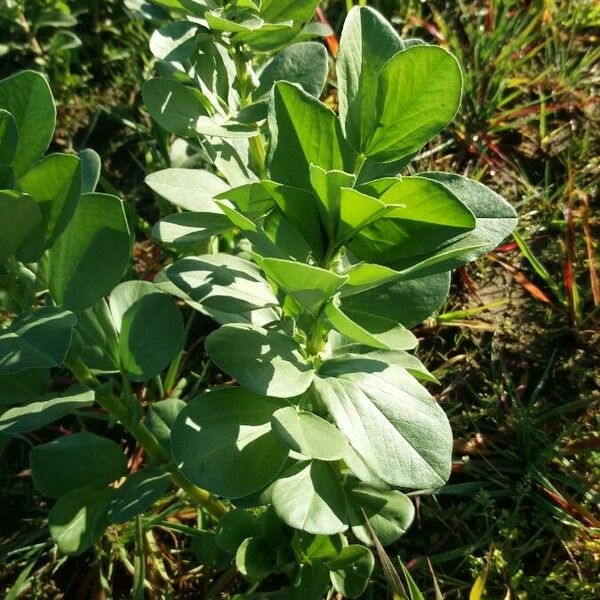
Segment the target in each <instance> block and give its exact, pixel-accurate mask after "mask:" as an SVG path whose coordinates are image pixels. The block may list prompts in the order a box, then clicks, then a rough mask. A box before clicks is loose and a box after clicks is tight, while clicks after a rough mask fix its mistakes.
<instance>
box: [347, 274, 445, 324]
mask: <svg viewBox="0 0 600 600" xmlns="http://www.w3.org/2000/svg"><path fill="white" fill-rule="evenodd" d="M375 266H377V265H375ZM350 281H351V278H350V279H349V282H350ZM449 291H450V273H448V272H446V273H438V274H436V275H430V276H428V277H419V278H417V279H411V280H410V281H402V282H394V281H392V282H390V283H385V284H383V285H379V286H377V287H373V288H372V289H369V290H366V291H363V292H361V293H359V294H354V295H349V296H347V297H344V298H343V299H342V305H341V306H342V309H343V310H350V311H353V312H362V313H365V314H369V315H372V316H378V317H382V318H385V319H389V320H391V321H395V322H397V323H401V324H402V325H404V327H407V328H411V327H414V326H415V325H418V324H419V323H420V322H421V321H423V320H424V319H426V318H427V317H429V316H431V314H432V313H433V312H434V311H435V310H437V309H438V308H440V306H441V305H442V303H443V302H444V300H445V299H446V298H447V296H448V292H449Z"/></svg>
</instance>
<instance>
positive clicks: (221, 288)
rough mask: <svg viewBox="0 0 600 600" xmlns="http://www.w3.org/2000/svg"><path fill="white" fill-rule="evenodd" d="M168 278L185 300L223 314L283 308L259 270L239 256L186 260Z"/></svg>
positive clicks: (189, 258)
mask: <svg viewBox="0 0 600 600" xmlns="http://www.w3.org/2000/svg"><path fill="white" fill-rule="evenodd" d="M165 275H166V277H167V278H168V280H169V281H170V282H172V283H173V284H174V286H175V287H176V289H177V290H180V292H181V293H182V294H183V295H182V297H183V298H184V299H185V300H189V301H190V302H193V303H194V304H195V305H201V306H202V307H206V308H208V309H215V310H218V311H221V312H222V313H230V314H237V313H244V312H246V311H254V310H257V309H262V308H267V307H272V306H278V304H279V303H278V302H277V298H276V297H275V295H274V294H273V290H272V289H271V287H270V286H269V284H268V283H267V281H266V280H265V279H264V277H262V275H261V273H260V270H259V269H258V267H257V266H256V265H254V264H253V263H251V262H250V261H247V260H244V259H243V258H240V257H239V256H230V255H228V254H207V255H202V256H195V257H188V258H183V259H181V260H178V261H177V262H176V263H175V264H173V265H172V266H171V267H168V268H167V269H166V271H165ZM169 291H171V290H169ZM172 293H175V292H174V291H173V292H172ZM194 304H192V306H194Z"/></svg>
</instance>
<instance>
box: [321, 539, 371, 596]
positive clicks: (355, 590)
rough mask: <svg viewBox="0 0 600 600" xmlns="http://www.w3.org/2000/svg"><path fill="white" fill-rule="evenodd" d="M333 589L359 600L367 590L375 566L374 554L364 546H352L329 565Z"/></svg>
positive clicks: (342, 551)
mask: <svg viewBox="0 0 600 600" xmlns="http://www.w3.org/2000/svg"><path fill="white" fill-rule="evenodd" d="M327 566H328V567H329V570H330V572H331V583H332V584H333V587H334V588H335V589H336V590H337V591H338V592H339V593H340V594H342V596H344V597H346V598H358V597H359V596H360V595H361V594H362V593H363V592H364V591H365V589H366V587H367V584H368V583H369V578H370V577H371V573H372V572H373V567H374V566H375V557H374V556H373V553H372V552H371V551H370V550H369V549H368V548H365V547H364V546H360V545H358V544H351V545H350V546H346V547H345V548H342V550H341V552H340V553H339V555H338V556H336V557H335V558H334V559H333V560H330V561H329V562H328V563H327Z"/></svg>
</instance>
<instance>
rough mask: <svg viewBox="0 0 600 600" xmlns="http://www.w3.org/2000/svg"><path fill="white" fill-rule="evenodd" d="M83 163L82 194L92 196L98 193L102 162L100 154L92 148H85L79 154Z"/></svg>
mask: <svg viewBox="0 0 600 600" xmlns="http://www.w3.org/2000/svg"><path fill="white" fill-rule="evenodd" d="M77 156H78V157H79V161H80V163H81V181H82V183H81V193H82V194H91V193H92V192H95V191H96V186H97V185H98V181H99V180H100V171H101V170H102V161H101V160H100V157H99V156H98V153H97V152H96V151H94V150H92V149H91V148H84V149H83V150H80V151H79V152H78V153H77Z"/></svg>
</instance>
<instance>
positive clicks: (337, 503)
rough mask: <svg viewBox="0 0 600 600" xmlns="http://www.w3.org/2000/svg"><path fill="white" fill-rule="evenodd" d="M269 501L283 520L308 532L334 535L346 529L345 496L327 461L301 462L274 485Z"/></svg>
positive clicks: (336, 475) (333, 470) (336, 476)
mask: <svg viewBox="0 0 600 600" xmlns="http://www.w3.org/2000/svg"><path fill="white" fill-rule="evenodd" d="M271 500H272V502H273V508H274V509H275V512H276V513H277V515H278V516H279V518H280V519H282V520H283V521H284V522H285V523H287V524H288V525H289V526H290V527H294V528H295V529H301V530H302V531H307V532H308V533H322V534H326V535H333V534H335V533H340V532H342V531H345V530H346V529H348V520H347V517H346V510H347V506H346V497H345V496H344V490H343V488H342V484H341V483H340V480H339V475H338V474H337V472H336V470H335V468H334V467H332V466H331V465H330V464H329V463H328V462H320V461H309V462H300V463H298V464H297V465H294V466H293V467H292V468H291V469H290V470H289V471H287V472H285V473H284V474H283V475H282V476H281V477H280V478H279V479H278V480H277V481H276V482H275V484H274V485H273V492H272V497H271Z"/></svg>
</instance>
